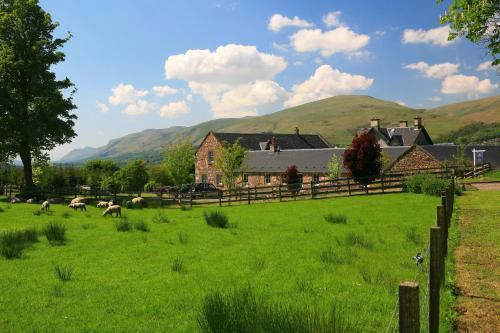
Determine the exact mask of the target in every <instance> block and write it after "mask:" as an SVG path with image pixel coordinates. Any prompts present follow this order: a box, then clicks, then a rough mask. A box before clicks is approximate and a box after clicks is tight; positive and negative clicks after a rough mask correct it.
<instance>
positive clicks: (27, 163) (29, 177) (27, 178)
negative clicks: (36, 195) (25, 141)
mask: <svg viewBox="0 0 500 333" xmlns="http://www.w3.org/2000/svg"><path fill="white" fill-rule="evenodd" d="M19 157H20V158H21V162H23V170H24V184H25V185H26V188H27V189H31V188H33V169H32V165H31V152H30V151H29V150H28V151H22V152H20V153H19Z"/></svg>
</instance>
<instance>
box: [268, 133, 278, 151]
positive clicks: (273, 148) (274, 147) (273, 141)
mask: <svg viewBox="0 0 500 333" xmlns="http://www.w3.org/2000/svg"><path fill="white" fill-rule="evenodd" d="M269 149H270V150H271V151H272V152H277V151H279V150H280V149H279V146H278V140H276V138H275V137H274V136H273V138H272V139H271V145H270V147H269Z"/></svg>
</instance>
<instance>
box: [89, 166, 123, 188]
mask: <svg viewBox="0 0 500 333" xmlns="http://www.w3.org/2000/svg"><path fill="white" fill-rule="evenodd" d="M118 169H119V168H118V165H116V163H115V162H114V161H112V160H88V161H87V162H85V165H84V166H83V172H84V174H85V179H86V181H87V184H88V185H91V186H94V187H98V186H100V185H101V182H102V181H103V180H104V179H106V178H108V177H110V176H112V175H113V174H114V173H115V172H116V171H118Z"/></svg>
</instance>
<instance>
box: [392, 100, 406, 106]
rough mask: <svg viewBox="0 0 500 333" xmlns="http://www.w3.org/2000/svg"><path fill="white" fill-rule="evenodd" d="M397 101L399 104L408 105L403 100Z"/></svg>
mask: <svg viewBox="0 0 500 333" xmlns="http://www.w3.org/2000/svg"><path fill="white" fill-rule="evenodd" d="M395 102H396V103H398V104H399V105H402V106H406V103H405V102H403V101H400V100H397V101H395Z"/></svg>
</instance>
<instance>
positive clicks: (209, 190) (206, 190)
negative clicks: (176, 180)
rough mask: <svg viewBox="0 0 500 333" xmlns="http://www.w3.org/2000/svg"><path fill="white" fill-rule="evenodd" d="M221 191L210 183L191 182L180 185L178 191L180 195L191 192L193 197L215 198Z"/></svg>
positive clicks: (184, 195)
mask: <svg viewBox="0 0 500 333" xmlns="http://www.w3.org/2000/svg"><path fill="white" fill-rule="evenodd" d="M221 191H222V190H220V189H218V188H217V187H215V185H214V184H211V183H193V184H184V185H182V186H181V188H180V191H179V192H180V195H181V196H182V197H186V196H189V195H190V194H191V193H192V194H193V197H194V198H208V197H211V198H216V197H218V196H219V193H220V192H221Z"/></svg>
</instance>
